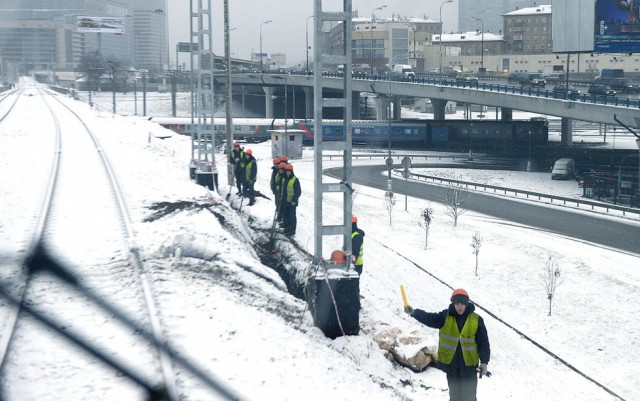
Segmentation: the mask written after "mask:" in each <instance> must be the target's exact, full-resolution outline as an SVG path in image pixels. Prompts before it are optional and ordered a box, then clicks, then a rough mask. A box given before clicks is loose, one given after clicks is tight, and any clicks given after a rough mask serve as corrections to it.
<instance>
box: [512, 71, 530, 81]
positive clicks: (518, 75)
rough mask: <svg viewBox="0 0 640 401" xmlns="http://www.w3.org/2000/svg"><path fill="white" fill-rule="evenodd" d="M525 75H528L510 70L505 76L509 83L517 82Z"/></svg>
mask: <svg viewBox="0 0 640 401" xmlns="http://www.w3.org/2000/svg"><path fill="white" fill-rule="evenodd" d="M526 75H528V74H527V73H526V72H512V73H511V74H509V76H508V77H507V82H509V83H512V82H518V83H520V81H521V80H522V79H524V78H525V76H526Z"/></svg>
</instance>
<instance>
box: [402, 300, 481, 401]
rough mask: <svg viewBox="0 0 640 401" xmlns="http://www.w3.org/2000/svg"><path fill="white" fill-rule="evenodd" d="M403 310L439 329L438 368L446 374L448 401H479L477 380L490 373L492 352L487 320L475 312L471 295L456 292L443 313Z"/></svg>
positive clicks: (411, 309)
mask: <svg viewBox="0 0 640 401" xmlns="http://www.w3.org/2000/svg"><path fill="white" fill-rule="evenodd" d="M404 311H405V312H406V313H408V314H409V316H411V317H413V318H414V319H416V320H417V321H419V322H420V323H422V324H424V325H426V326H429V327H432V328H434V329H440V339H439V343H438V367H439V368H440V369H442V370H443V371H444V372H445V373H446V374H447V383H448V384H449V400H450V401H476V390H477V387H478V377H480V378H482V376H483V375H485V374H486V373H487V364H488V363H489V359H490V356H491V349H490V346H489V335H488V334H487V328H486V327H485V325H484V320H483V319H482V317H480V316H479V315H478V314H477V313H475V305H474V304H473V303H470V302H469V294H468V293H467V292H466V291H465V290H463V289H462V288H459V289H457V290H455V291H453V294H452V295H451V304H450V305H449V308H448V309H445V310H443V311H442V312H437V313H429V312H425V311H423V310H420V309H415V310H414V309H413V308H412V307H411V306H408V305H407V306H405V308H404ZM476 374H477V375H478V376H476Z"/></svg>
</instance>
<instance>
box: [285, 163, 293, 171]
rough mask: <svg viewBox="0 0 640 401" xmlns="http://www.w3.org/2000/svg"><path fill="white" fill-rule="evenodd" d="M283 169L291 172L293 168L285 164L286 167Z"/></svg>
mask: <svg viewBox="0 0 640 401" xmlns="http://www.w3.org/2000/svg"><path fill="white" fill-rule="evenodd" d="M285 168H286V169H287V170H289V171H293V166H292V165H291V164H287V167H285Z"/></svg>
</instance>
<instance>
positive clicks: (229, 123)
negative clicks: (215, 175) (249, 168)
mask: <svg viewBox="0 0 640 401" xmlns="http://www.w3.org/2000/svg"><path fill="white" fill-rule="evenodd" d="M230 32H231V31H230V29H229V0H224V55H225V59H226V63H227V72H226V82H227V96H226V98H225V106H226V107H225V117H226V134H227V135H226V136H227V146H226V149H227V153H226V154H227V155H230V154H231V152H232V150H233V114H232V113H233V112H232V110H231V106H232V102H233V91H232V88H231V38H230ZM227 167H228V168H227V182H228V183H229V185H233V169H232V168H231V164H229V165H228V166H227Z"/></svg>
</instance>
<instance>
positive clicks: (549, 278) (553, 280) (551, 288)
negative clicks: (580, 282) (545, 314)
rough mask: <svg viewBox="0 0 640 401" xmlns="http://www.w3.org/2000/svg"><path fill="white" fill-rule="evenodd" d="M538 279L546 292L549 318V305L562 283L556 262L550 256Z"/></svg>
mask: <svg viewBox="0 0 640 401" xmlns="http://www.w3.org/2000/svg"><path fill="white" fill-rule="evenodd" d="M540 279H541V280H542V283H543V284H544V288H545V290H546V292H547V299H548V300H549V316H551V305H552V303H553V298H554V296H555V294H556V289H557V288H558V286H559V285H560V284H562V282H563V281H564V277H563V276H562V275H561V272H560V267H559V266H558V262H557V261H556V260H555V259H553V258H552V257H551V256H549V259H547V264H546V266H545V268H544V270H543V271H542V273H540Z"/></svg>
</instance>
